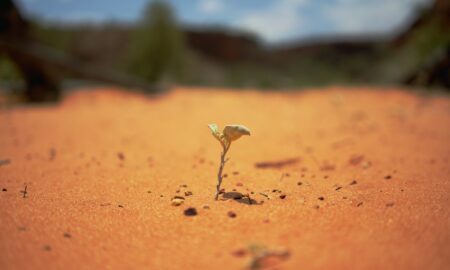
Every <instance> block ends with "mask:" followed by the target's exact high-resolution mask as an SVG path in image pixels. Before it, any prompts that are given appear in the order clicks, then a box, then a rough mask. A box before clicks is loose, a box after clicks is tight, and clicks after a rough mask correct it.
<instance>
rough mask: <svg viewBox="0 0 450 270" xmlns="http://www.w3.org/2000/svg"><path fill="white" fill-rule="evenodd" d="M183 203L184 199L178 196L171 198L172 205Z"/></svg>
mask: <svg viewBox="0 0 450 270" xmlns="http://www.w3.org/2000/svg"><path fill="white" fill-rule="evenodd" d="M183 203H184V199H180V198H174V199H172V205H173V206H180V205H182V204H183Z"/></svg>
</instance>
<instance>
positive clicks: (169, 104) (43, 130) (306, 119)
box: [0, 88, 450, 269]
mask: <svg viewBox="0 0 450 270" xmlns="http://www.w3.org/2000/svg"><path fill="white" fill-rule="evenodd" d="M0 123H1V125H0V159H1V160H3V161H2V163H1V165H0V190H3V191H0V269H245V268H247V267H249V265H251V262H252V261H253V262H254V263H255V258H256V257H255V255H254V254H252V253H251V252H250V250H249V247H251V246H255V245H257V246H260V247H266V248H267V249H268V250H274V249H276V250H282V251H283V252H284V255H285V256H281V257H280V256H271V257H270V256H269V258H268V257H264V259H261V260H260V261H259V262H260V263H261V264H260V265H259V267H258V265H254V267H253V268H255V269H448V267H449V266H450V215H449V214H450V211H449V205H450V204H449V203H450V201H449V199H450V193H449V192H450V166H449V165H450V99H448V98H447V97H442V96H441V97H420V96H417V95H414V94H411V93H406V92H402V91H400V90H395V89H384V90H381V91H376V90H375V89H342V88H331V89H320V90H317V91H303V92H295V93H294V92H293V93H260V92H256V91H255V92H253V91H244V92H238V91H236V92H232V91H225V90H222V91H208V90H195V89H189V90H187V89H177V90H175V91H173V92H171V93H169V94H167V95H163V96H160V97H156V98H150V99H149V98H146V97H143V96H139V95H133V94H129V93H124V92H119V91H112V90H108V89H96V90H95V91H77V92H74V93H73V94H71V95H69V96H68V97H67V98H66V99H65V100H64V101H63V102H62V103H61V104H59V105H55V106H50V105H48V106H41V105H40V106H23V107H13V108H3V109H2V110H0ZM209 123H218V124H219V125H220V126H221V127H223V126H224V125H225V124H233V123H238V124H244V125H246V126H247V127H249V128H250V129H251V130H252V136H250V137H247V136H246V137H243V138H242V139H239V140H238V141H237V142H235V143H233V145H232V147H231V150H230V153H229V156H230V158H231V159H230V161H229V162H228V163H227V165H226V167H225V172H226V173H227V174H228V177H227V178H225V179H224V183H223V188H225V190H226V192H232V191H233V189H235V190H236V192H240V193H242V194H247V193H249V194H250V197H251V198H252V199H254V200H255V201H256V202H257V204H252V205H249V204H247V203H246V202H248V200H246V199H241V200H233V199H226V198H222V199H221V200H219V201H214V200H213V197H214V190H215V184H216V173H217V169H218V162H219V154H220V146H219V143H218V142H217V141H216V140H215V139H214V138H213V136H212V135H211V133H210V131H209V130H208V128H207V124H209ZM5 160H9V163H8V162H7V161H5ZM180 185H187V187H180ZM25 186H26V187H27V194H26V198H23V192H21V191H23V190H24V188H25ZM177 190H179V192H178V193H177ZM273 190H275V192H273ZM278 190H279V191H278ZM185 191H191V192H192V195H191V196H185V194H184V192H185ZM251 192H253V194H252V193H251ZM261 193H263V194H265V195H262V194H261ZM230 194H232V193H226V195H227V196H229V195H230ZM283 194H284V195H286V197H285V198H284V199H281V198H280V195H283ZM175 195H182V196H184V197H185V202H184V204H182V205H181V206H172V205H171V198H172V197H173V196H175ZM261 202H263V203H262V204H261ZM205 205H208V206H209V209H205V208H204V206H205ZM188 207H195V208H196V209H197V212H198V214H197V215H196V216H185V215H184V214H183V211H184V210H185V209H186V208H188ZM229 211H233V212H234V213H235V214H236V217H235V218H231V217H230V216H229V215H228V212H229ZM256 262H258V261H256Z"/></svg>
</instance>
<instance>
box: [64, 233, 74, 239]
mask: <svg viewBox="0 0 450 270" xmlns="http://www.w3.org/2000/svg"><path fill="white" fill-rule="evenodd" d="M63 236H64V237H65V238H72V235H70V233H67V232H66V233H64V234H63Z"/></svg>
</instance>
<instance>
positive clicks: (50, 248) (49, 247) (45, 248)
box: [44, 245, 52, 251]
mask: <svg viewBox="0 0 450 270" xmlns="http://www.w3.org/2000/svg"><path fill="white" fill-rule="evenodd" d="M44 250H45V251H51V250H52V247H51V246H49V245H45V246H44Z"/></svg>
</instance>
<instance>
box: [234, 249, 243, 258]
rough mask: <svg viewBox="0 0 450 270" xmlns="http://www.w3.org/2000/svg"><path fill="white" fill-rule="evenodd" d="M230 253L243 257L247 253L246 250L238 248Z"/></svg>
mask: <svg viewBox="0 0 450 270" xmlns="http://www.w3.org/2000/svg"><path fill="white" fill-rule="evenodd" d="M231 254H232V255H233V256H235V257H244V256H245V255H247V250H245V249H238V250H235V251H233V252H231Z"/></svg>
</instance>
